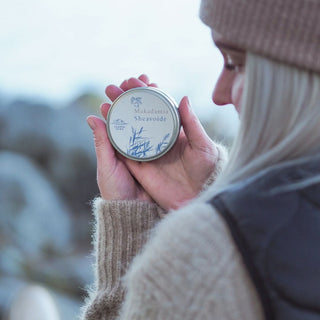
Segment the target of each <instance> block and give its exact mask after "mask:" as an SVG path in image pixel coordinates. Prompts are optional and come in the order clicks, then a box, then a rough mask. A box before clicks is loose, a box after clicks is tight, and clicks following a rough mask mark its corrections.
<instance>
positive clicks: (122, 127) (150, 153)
mask: <svg viewBox="0 0 320 320" xmlns="http://www.w3.org/2000/svg"><path fill="white" fill-rule="evenodd" d="M107 131H108V136H109V139H110V141H111V143H112V145H113V146H114V148H115V149H116V150H117V151H118V152H120V153H121V154H122V155H124V156H125V157H127V158H129V159H132V160H136V161H151V160H155V159H158V158H160V157H161V156H163V155H164V154H165V153H167V152H168V151H169V150H170V149H171V148H172V146H173V145H174V143H175V141H176V140H177V138H178V135H179V132H180V117H179V112H178V106H177V104H176V103H175V101H174V100H173V99H172V98H171V97H170V96H169V95H167V94H166V93H164V92H163V91H161V90H159V89H156V88H151V87H141V88H134V89H130V90H128V91H126V92H124V93H123V94H122V95H120V96H119V97H118V98H117V99H116V100H115V101H114V102H113V103H112V105H111V108H110V110H109V112H108V117H107Z"/></svg>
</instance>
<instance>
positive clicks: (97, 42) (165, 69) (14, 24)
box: [0, 0, 222, 114]
mask: <svg viewBox="0 0 320 320" xmlns="http://www.w3.org/2000/svg"><path fill="white" fill-rule="evenodd" d="M199 4H200V1H199V0H196V1H195V0H161V1H160V0H158V1H153V0H136V1H132V0H122V1H121V0H119V1H118V0H113V1H111V0H90V1H89V0H28V1H25V0H10V1H6V2H3V3H2V6H1V13H0V15H1V19H0V93H1V92H2V93H5V94H19V95H26V96H37V97H40V98H44V99H48V100H51V101H67V100H70V99H72V98H73V97H74V96H75V95H77V94H78V93H80V92H81V91H82V89H86V88H88V87H89V88H94V89H96V90H98V92H99V93H101V94H103V92H104V88H105V86H106V85H108V84H110V83H114V84H119V83H120V82H121V81H122V80H123V79H125V78H128V77H131V76H138V75H140V74H141V73H146V74H148V75H149V76H150V78H151V79H152V81H155V82H156V83H158V85H159V87H161V88H162V89H163V90H165V91H167V92H168V93H169V94H171V95H172V96H173V97H174V98H175V99H176V100H178V101H179V100H180V99H181V98H182V97H183V96H184V95H189V96H190V99H191V101H192V102H193V104H196V106H194V108H195V109H196V110H197V112H198V113H199V114H203V113H206V110H207V109H208V108H214V106H213V103H212V101H211V93H212V89H213V87H214V84H215V81H216V79H217V77H218V74H219V72H220V69H221V67H222V58H221V56H220V54H219V53H218V51H217V49H216V48H215V47H214V45H213V43H212V40H211V37H210V30H209V28H208V27H206V26H205V25H203V24H202V22H201V21H200V19H199V17H198V11H199ZM210 106H211V107H210ZM216 108H217V107H216Z"/></svg>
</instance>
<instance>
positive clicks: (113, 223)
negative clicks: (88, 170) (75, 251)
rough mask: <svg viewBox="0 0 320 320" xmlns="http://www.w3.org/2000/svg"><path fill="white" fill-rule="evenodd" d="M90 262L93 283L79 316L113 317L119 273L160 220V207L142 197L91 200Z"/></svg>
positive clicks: (88, 318) (119, 293)
mask: <svg viewBox="0 0 320 320" xmlns="http://www.w3.org/2000/svg"><path fill="white" fill-rule="evenodd" d="M94 214H95V218H96V230H95V232H94V239H93V243H94V254H95V259H96V263H95V265H94V266H93V269H94V273H95V283H94V284H93V286H92V288H89V289H88V298H87V299H86V302H85V305H84V306H83V308H82V310H81V311H82V312H81V316H80V318H81V319H86V320H102V319H103V320H109V319H110V320H111V319H115V318H116V316H117V314H118V311H119V308H120V306H121V304H122V301H123V298H124V288H123V286H122V285H121V277H122V276H123V275H124V274H125V272H126V271H127V269H128V266H129V265H130V263H131V261H132V259H133V257H134V256H136V255H137V253H138V252H139V250H140V249H141V248H142V246H143V245H144V243H145V242H146V240H147V239H148V237H149V233H150V231H151V229H152V228H153V227H154V226H155V224H156V223H157V222H158V221H159V220H160V218H161V216H162V215H163V210H162V209H161V208H159V207H158V206H157V205H156V204H151V203H148V202H143V201H105V200H103V199H101V198H98V199H96V200H95V201H94Z"/></svg>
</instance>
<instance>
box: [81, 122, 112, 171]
mask: <svg viewBox="0 0 320 320" xmlns="http://www.w3.org/2000/svg"><path fill="white" fill-rule="evenodd" d="M87 122H88V125H89V127H90V128H91V129H92V131H93V136H94V146H95V151H96V156H97V166H98V169H99V167H102V165H103V163H106V162H107V161H108V159H109V160H110V159H111V158H113V157H114V155H115V151H114V149H113V147H112V145H111V143H110V141H109V138H108V134H107V130H106V125H105V123H104V121H103V120H101V119H100V118H98V117H95V116H89V117H88V118H87Z"/></svg>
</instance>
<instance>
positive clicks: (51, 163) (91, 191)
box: [0, 101, 98, 245]
mask: <svg viewBox="0 0 320 320" xmlns="http://www.w3.org/2000/svg"><path fill="white" fill-rule="evenodd" d="M97 109H98V106H97ZM88 114H89V112H88V111H87V110H86V109H85V108H84V107H83V106H81V105H78V104H76V102H73V103H72V105H70V106H69V107H66V108H60V109H54V108H52V107H50V106H47V105H42V104H32V103H30V102H26V101H15V102H12V103H11V104H8V105H7V106H5V107H3V106H2V108H0V149H5V150H10V151H14V152H18V153H21V154H24V155H26V156H28V157H30V159H32V160H33V161H35V162H36V163H37V164H38V165H39V166H41V167H42V169H43V171H44V172H45V174H46V175H47V177H48V178H49V180H50V181H51V182H52V183H53V184H54V185H55V186H56V187H57V189H58V191H59V193H60V195H61V197H62V198H63V199H64V200H65V202H66V203H67V205H68V207H69V208H70V212H71V214H72V215H74V216H76V217H77V219H76V220H75V221H74V223H75V224H76V228H77V229H78V232H77V233H75V234H74V236H76V237H77V238H76V240H77V241H79V242H80V243H81V244H83V245H84V244H85V243H89V241H88V239H89V234H88V228H87V226H86V224H85V222H87V219H88V212H90V206H89V202H90V200H91V199H92V198H94V197H95V196H96V195H97V194H98V188H97V185H96V179H95V176H96V160H95V154H94V147H93V142H92V133H91V131H90V129H89V128H88V125H87V123H86V117H87V116H88Z"/></svg>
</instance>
